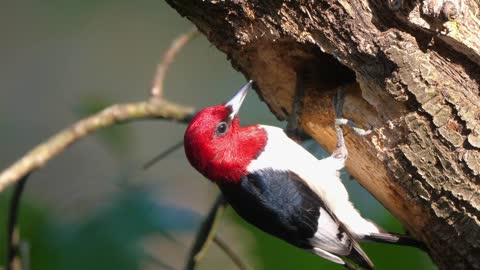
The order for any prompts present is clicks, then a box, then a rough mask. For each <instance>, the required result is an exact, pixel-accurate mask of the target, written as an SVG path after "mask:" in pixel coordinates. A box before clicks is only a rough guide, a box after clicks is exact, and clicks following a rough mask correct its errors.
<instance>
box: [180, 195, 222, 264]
mask: <svg viewBox="0 0 480 270" xmlns="http://www.w3.org/2000/svg"><path fill="white" fill-rule="evenodd" d="M227 205H228V204H227V201H226V200H225V198H224V197H223V195H222V194H220V195H218V197H217V199H216V201H215V203H214V204H213V206H212V208H211V209H210V211H209V213H208V215H207V217H206V218H205V220H204V221H203V224H202V226H201V227H200V230H199V231H198V233H197V236H196V237H195V242H194V243H193V246H192V250H191V251H190V254H189V255H188V261H187V264H186V266H185V270H193V269H194V268H195V266H196V265H197V263H198V262H199V261H200V260H201V259H202V258H203V256H204V255H205V253H206V251H207V249H208V246H209V245H210V243H211V242H212V240H213V238H214V236H215V233H216V232H217V227H218V225H219V224H220V219H221V217H222V216H223V214H224V212H225V208H226V206H227Z"/></svg>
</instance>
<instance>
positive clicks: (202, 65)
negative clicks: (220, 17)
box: [0, 0, 434, 270]
mask: <svg viewBox="0 0 480 270" xmlns="http://www.w3.org/2000/svg"><path fill="white" fill-rule="evenodd" d="M191 27H192V25H191V24H190V22H188V21H187V20H186V19H184V18H181V17H180V16H179V15H178V14H177V13H176V12H175V11H174V10H173V9H171V8H170V7H169V6H168V5H167V4H165V3H164V2H163V1H158V0H140V1H121V0H117V1H108V0H103V1H100V0H99V1H92V0H90V1H86V0H83V1H80V0H61V1H60V0H44V1H34V0H22V1H4V2H3V4H2V5H1V8H0V35H1V36H0V134H1V140H0V153H1V154H0V168H5V167H6V166H8V165H9V164H11V163H12V162H13V161H15V160H16V159H17V158H19V157H20V156H21V155H22V154H24V153H25V152H26V151H27V150H28V149H30V148H32V147H33V146H34V145H36V144H38V143H40V142H42V141H44V140H45V139H46V138H48V137H49V136H50V135H52V134H54V133H55V132H57V131H58V130H60V129H61V128H63V127H65V126H67V125H69V124H70V123H72V122H74V121H76V120H78V119H80V118H81V117H84V116H86V115H88V114H91V113H93V112H96V111H98V110H100V109H101V108H103V107H105V106H107V105H109V104H112V103H119V102H129V101H138V100H144V99H146V97H147V96H148V92H149V89H150V86H151V81H152V78H153V73H154V71H155V68H156V65H157V63H158V62H159V59H160V57H161V55H162V53H163V52H164V50H165V49H166V48H167V47H168V46H169V44H170V42H171V40H172V39H173V38H174V37H175V36H176V35H178V34H179V33H181V32H185V31H187V30H188V29H190V28H191ZM244 82H245V78H244V77H243V75H242V74H239V73H238V72H236V71H235V70H233V68H232V67H231V66H230V64H229V62H228V61H227V59H226V56H225V55H224V54H222V53H220V52H219V51H217V50H216V49H215V48H214V47H212V46H211V45H210V44H209V43H208V41H207V40H206V39H205V38H204V37H199V38H196V39H195V40H194V41H193V42H192V43H191V44H190V45H189V46H188V47H187V48H186V49H185V50H184V51H182V53H181V54H180V55H179V57H178V58H177V60H176V61H175V63H174V64H173V66H172V67H171V69H170V71H169V73H168V76H167V80H166V82H165V83H166V84H165V91H166V96H167V98H169V99H170V100H172V101H175V102H178V103H182V104H186V105H193V106H195V107H197V108H201V107H205V106H208V105H212V104H216V103H220V102H223V101H225V100H227V99H228V98H229V97H230V96H231V95H232V94H233V93H234V91H235V90H237V89H238V88H239V87H240V86H241V85H242V84H243V83H244ZM241 117H242V122H243V123H244V124H252V123H264V124H271V125H278V126H284V123H279V122H278V121H276V120H275V118H274V117H273V116H272V115H271V114H270V113H269V111H268V109H267V107H266V106H265V104H263V103H261V102H260V101H259V100H258V96H257V95H256V94H254V93H252V94H251V95H249V96H248V97H247V100H246V102H245V106H244V107H243V108H242V111H241ZM184 129H185V126H184V125H182V124H176V123H170V122H164V121H142V122H135V123H131V124H128V125H121V126H116V127H113V128H109V129H106V130H103V131H101V132H98V133H96V134H95V135H94V136H91V137H88V138H86V139H84V140H82V141H81V142H79V143H77V144H76V145H74V146H73V147H72V148H69V149H68V150H67V151H65V152H64V153H62V154H61V155H60V156H59V157H57V158H55V159H54V160H53V161H51V162H50V163H48V165H47V166H46V167H45V168H44V169H42V170H40V171H38V172H36V173H34V174H33V176H32V177H31V178H30V181H29V182H28V184H27V187H26V194H25V196H24V199H23V201H22V205H21V215H20V222H21V236H22V240H23V242H24V244H23V248H24V250H28V251H29V254H30V269H32V270H42V269H48V270H56V269H181V268H182V267H183V265H184V262H185V257H186V255H187V253H188V250H189V249H190V245H191V242H192V240H193V236H194V233H195V231H196V230H197V229H198V226H199V224H200V222H201V220H202V217H203V216H204V215H205V213H206V212H207V211H208V208H209V205H210V204H211V203H212V201H213V200H214V198H215V195H216V194H217V189H216V187H215V186H213V185H212V184H210V183H209V182H208V181H207V180H205V179H203V177H202V176H200V175H199V174H198V173H196V172H195V171H194V170H193V169H192V168H191V167H190V166H189V165H188V162H187V161H186V159H185V156H184V153H183V150H179V151H177V152H175V153H173V154H172V155H170V156H168V157H167V158H166V159H164V160H163V161H161V162H160V163H158V164H157V165H155V166H154V167H153V168H151V169H149V170H148V171H143V170H142V169H141V166H142V165H143V164H144V163H145V162H146V161H147V160H149V159H150V158H152V157H153V156H155V155H156V154H158V153H159V152H161V151H162V150H164V149H166V148H168V147H169V146H171V145H173V144H175V143H177V142H178V141H179V140H180V139H181V138H182V136H183V131H184ZM306 146H307V147H308V148H309V149H310V150H311V151H313V152H315V153H316V154H317V155H319V156H321V155H323V154H324V153H323V152H322V150H321V149H319V147H318V146H317V145H316V144H315V143H313V142H308V143H306ZM344 176H345V178H346V180H344V181H345V182H346V183H347V185H348V187H349V190H350V191H351V196H352V198H353V200H354V201H355V202H356V205H357V206H358V208H360V209H361V211H362V213H364V215H365V216H368V217H369V218H371V219H373V220H375V221H377V222H378V223H379V224H381V225H382V226H384V227H385V228H387V229H389V230H395V231H398V232H401V231H402V228H401V226H400V225H399V224H398V222H397V221H396V220H395V219H394V218H393V217H392V216H391V215H389V214H388V212H386V211H385V210H384V209H383V208H382V207H381V206H380V205H379V204H378V203H377V202H376V201H375V200H373V199H372V198H371V196H370V195H369V194H368V193H367V192H365V191H364V190H363V189H362V188H361V187H359V186H358V185H357V184H356V182H355V181H351V180H349V177H348V175H347V174H346V173H344ZM10 193H11V188H10V189H9V190H8V191H7V192H3V193H1V194H0V244H1V245H0V254H1V255H0V266H1V265H4V263H5V255H4V254H5V244H4V243H5V231H6V229H5V227H6V216H7V212H6V209H7V202H8V199H9V197H10ZM220 234H221V235H222V237H223V238H224V239H225V240H226V241H227V242H228V243H229V244H230V246H231V247H232V248H233V249H234V250H236V251H237V252H238V253H240V254H241V255H242V257H244V258H245V260H246V261H247V262H248V264H249V265H251V266H252V267H253V268H254V269H343V268H342V267H339V266H337V265H335V264H333V263H329V262H326V261H324V260H323V259H320V258H317V257H315V256H313V255H310V254H308V253H306V252H302V251H300V250H297V249H295V248H293V247H290V246H288V245H286V244H284V243H283V242H281V241H279V240H276V239H273V238H272V237H270V236H268V235H265V234H263V233H262V232H259V231H258V230H256V229H255V228H252V227H251V226H249V225H247V224H245V222H243V221H242V220H241V219H240V218H238V217H237V216H236V214H235V213H233V212H232V211H231V210H229V211H228V214H227V218H225V219H224V221H223V224H222V228H221V231H220ZM364 247H365V249H366V251H367V253H368V254H369V255H370V257H371V258H372V260H373V261H374V262H375V264H376V265H377V269H391V270H393V269H434V267H433V266H432V265H431V262H430V259H429V258H428V257H427V256H426V255H424V254H422V253H421V252H418V251H416V250H414V249H411V248H404V247H394V246H388V245H380V244H365V245H364ZM198 269H235V266H234V265H233V264H232V263H231V262H230V261H229V259H228V258H226V256H225V255H224V254H223V253H222V252H220V251H219V250H218V248H217V247H215V246H212V247H211V249H210V250H209V252H208V254H207V256H206V258H205V259H204V261H203V262H202V263H201V264H200V266H199V267H198Z"/></svg>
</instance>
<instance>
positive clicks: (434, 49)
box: [167, 0, 480, 269]
mask: <svg viewBox="0 0 480 270" xmlns="http://www.w3.org/2000/svg"><path fill="white" fill-rule="evenodd" d="M167 2H168V3H169V4H170V5H171V6H172V7H173V8H175V9H176V10H177V11H178V12H179V13H180V14H181V15H183V16H185V17H187V18H188V19H189V20H191V21H192V22H193V23H194V24H195V25H196V26H197V27H198V29H199V30H200V31H201V32H202V33H204V34H205V36H207V38H208V39H209V41H210V42H211V43H212V44H214V45H215V46H216V47H217V48H218V49H220V50H221V51H223V52H225V53H226V54H227V56H228V58H229V59H230V61H231V62H232V65H233V66H234V67H235V68H236V69H238V70H239V71H241V72H242V73H243V74H245V76H246V77H248V78H250V79H253V80H254V81H255V84H256V85H255V88H256V90H257V92H258V94H259V95H260V97H261V98H262V99H263V100H264V101H265V102H266V103H267V104H268V106H269V108H270V109H271V111H272V113H274V114H275V115H276V116H277V117H278V118H279V119H280V120H285V119H286V118H287V117H288V115H289V114H290V112H291V107H292V102H293V99H294V93H295V85H296V80H297V77H300V76H297V74H301V75H302V76H301V77H302V78H304V82H303V84H304V85H305V93H304V95H305V96H304V102H303V110H302V111H301V115H300V123H301V125H302V127H303V128H304V129H305V130H306V131H307V132H308V133H309V134H310V135H311V136H312V137H314V138H315V139H316V140H317V141H318V142H319V143H320V144H321V145H322V146H324V147H325V148H326V149H329V150H332V149H333V148H334V146H335V133H334V130H333V128H332V127H333V121H332V120H333V111H332V109H331V108H332V104H331V100H332V93H333V91H334V90H335V88H336V87H338V86H340V85H345V87H347V90H348V96H347V100H346V103H345V109H344V113H345V115H346V116H347V117H349V118H351V119H353V120H354V121H356V122H357V123H360V124H362V125H364V126H366V127H369V126H370V127H373V129H374V133H373V134H372V135H369V136H367V137H358V136H357V135H355V134H354V133H352V132H350V133H349V134H347V138H346V140H347V146H348V149H349V154H350V155H349V160H348V162H347V168H348V170H349V172H350V173H351V174H352V175H353V176H354V177H355V178H356V179H357V180H358V181H359V182H360V183H361V184H362V185H363V186H364V187H365V188H366V189H367V190H369V191H370V192H371V193H372V194H373V195H374V196H375V197H376V198H377V199H378V200H379V201H380V202H381V203H382V204H383V205H385V206H386V207H387V208H388V209H389V210H390V211H391V212H392V213H393V214H394V215H395V216H397V217H398V218H399V219H400V220H401V222H402V223H403V224H404V225H405V226H406V227H407V228H408V229H409V230H410V231H411V232H412V233H413V234H414V235H415V236H416V237H418V238H419V239H421V240H423V241H425V242H426V243H427V245H428V246H429V248H430V249H431V256H432V259H433V260H434V262H435V263H436V264H437V265H438V266H439V268H440V269H480V193H479V192H480V189H479V187H480V89H479V84H480V67H479V65H480V35H479V34H478V33H480V15H479V14H480V7H479V5H480V4H479V3H478V2H475V1H473V0H465V1H460V2H457V1H456V0H451V1H447V2H445V3H444V2H442V1H440V0H438V1H437V0H424V1H401V0H387V1H380V0H369V1H366V0H363V1H355V0H338V1H333V0H330V1H273V0H272V1H260V0H258V1H240V0H237V1H200V0H196V1H190V0H167Z"/></svg>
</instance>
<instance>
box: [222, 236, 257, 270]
mask: <svg viewBox="0 0 480 270" xmlns="http://www.w3.org/2000/svg"><path fill="white" fill-rule="evenodd" d="M213 241H214V242H215V244H217V246H218V247H220V248H221V249H222V250H223V252H225V254H227V255H228V257H230V259H231V260H232V261H233V263H234V264H235V265H236V266H237V267H238V269H240V270H250V267H248V266H247V265H246V264H245V263H244V262H243V260H242V258H240V256H239V255H238V254H237V253H235V251H233V249H231V248H230V247H229V246H228V245H227V243H226V242H225V241H223V239H222V238H221V237H220V236H218V235H215V237H214V238H213Z"/></svg>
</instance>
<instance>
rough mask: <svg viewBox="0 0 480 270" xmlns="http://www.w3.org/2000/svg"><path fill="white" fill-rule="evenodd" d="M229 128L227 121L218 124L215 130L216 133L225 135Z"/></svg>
mask: <svg viewBox="0 0 480 270" xmlns="http://www.w3.org/2000/svg"><path fill="white" fill-rule="evenodd" d="M227 130H228V125H227V123H225V122H220V123H219V124H218V125H217V129H216V130H215V134H217V135H225V133H226V132H227Z"/></svg>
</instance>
